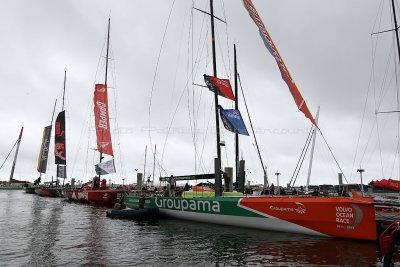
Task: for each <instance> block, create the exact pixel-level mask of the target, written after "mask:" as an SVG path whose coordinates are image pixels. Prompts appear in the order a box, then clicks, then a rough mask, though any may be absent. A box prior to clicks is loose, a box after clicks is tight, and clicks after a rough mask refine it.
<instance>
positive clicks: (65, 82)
mask: <svg viewBox="0 0 400 267" xmlns="http://www.w3.org/2000/svg"><path fill="white" fill-rule="evenodd" d="M66 84H67V71H66V70H64V86H63V96H62V107H61V111H63V110H64V99H65V85H66Z"/></svg>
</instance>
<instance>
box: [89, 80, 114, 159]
mask: <svg viewBox="0 0 400 267" xmlns="http://www.w3.org/2000/svg"><path fill="white" fill-rule="evenodd" d="M93 102H94V117H95V124H96V135H97V149H98V150H99V152H100V153H103V154H107V155H110V156H113V149H112V142H111V132H110V118H109V114H108V96H107V85H106V84H96V86H95V89H94V97H93Z"/></svg>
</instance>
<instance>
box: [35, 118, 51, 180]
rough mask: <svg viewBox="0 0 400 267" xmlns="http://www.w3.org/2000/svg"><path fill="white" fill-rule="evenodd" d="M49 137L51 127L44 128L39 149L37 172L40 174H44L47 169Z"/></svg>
mask: <svg viewBox="0 0 400 267" xmlns="http://www.w3.org/2000/svg"><path fill="white" fill-rule="evenodd" d="M50 136H51V125H49V126H46V127H44V129H43V137H42V145H41V147H40V152H39V157H38V165H37V171H38V172H40V173H46V169H47V158H48V155H49V145H50Z"/></svg>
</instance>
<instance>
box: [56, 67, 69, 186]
mask: <svg viewBox="0 0 400 267" xmlns="http://www.w3.org/2000/svg"><path fill="white" fill-rule="evenodd" d="M66 84H67V71H66V70H64V84H63V95H62V106H61V111H64V100H65V85H66ZM59 165H60V164H57V170H56V177H57V181H58V169H59ZM65 170H66V169H65ZM65 177H66V175H65V176H64V178H63V179H64V180H63V185H64V182H65Z"/></svg>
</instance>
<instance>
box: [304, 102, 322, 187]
mask: <svg viewBox="0 0 400 267" xmlns="http://www.w3.org/2000/svg"><path fill="white" fill-rule="evenodd" d="M318 117H319V106H318V109H317V114H316V116H315V123H316V124H317V125H318ZM316 137H317V127H316V126H315V125H313V136H312V144H311V154H310V163H309V165H308V173H307V184H306V192H308V187H309V185H310V177H311V169H312V164H313V158H314V149H315V139H316Z"/></svg>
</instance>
